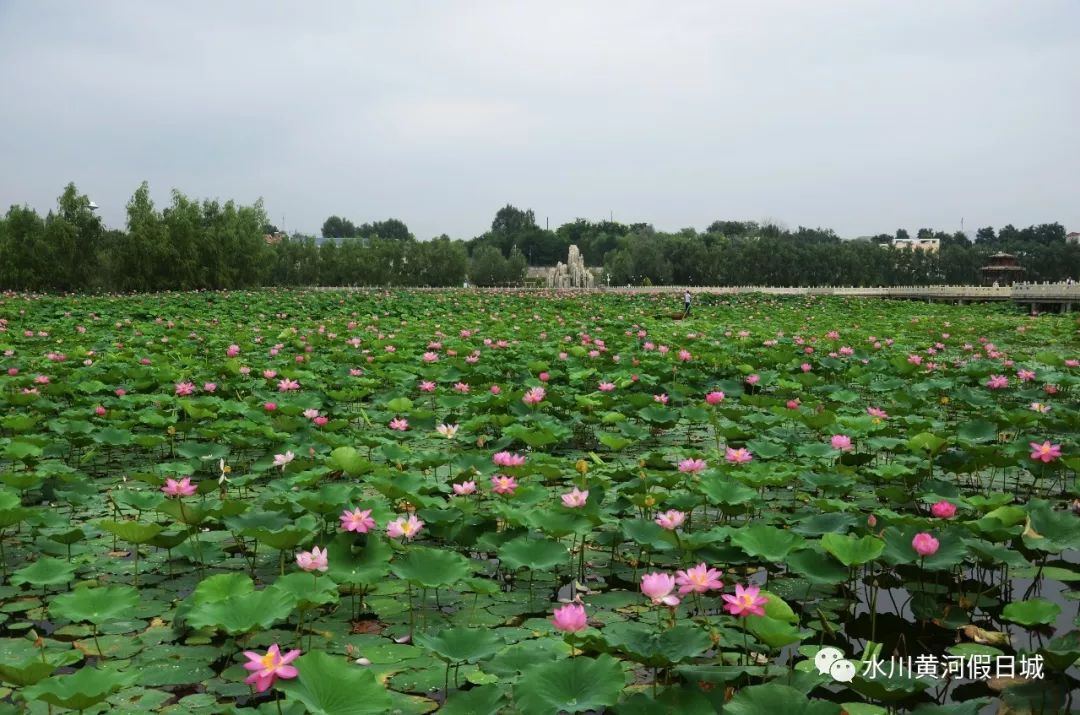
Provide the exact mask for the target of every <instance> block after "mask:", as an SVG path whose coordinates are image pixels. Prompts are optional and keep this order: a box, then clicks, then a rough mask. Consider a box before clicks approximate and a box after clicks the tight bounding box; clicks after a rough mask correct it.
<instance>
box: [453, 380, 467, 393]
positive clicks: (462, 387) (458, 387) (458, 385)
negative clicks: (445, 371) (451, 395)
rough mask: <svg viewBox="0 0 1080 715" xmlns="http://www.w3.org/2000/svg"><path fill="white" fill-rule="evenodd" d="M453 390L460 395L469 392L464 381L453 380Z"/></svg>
mask: <svg viewBox="0 0 1080 715" xmlns="http://www.w3.org/2000/svg"><path fill="white" fill-rule="evenodd" d="M454 392H460V393H461V394H462V395H467V394H469V386H468V384H466V383H464V382H455V383H454Z"/></svg>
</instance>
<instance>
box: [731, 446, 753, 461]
mask: <svg viewBox="0 0 1080 715" xmlns="http://www.w3.org/2000/svg"><path fill="white" fill-rule="evenodd" d="M753 458H754V455H753V454H751V453H750V450H748V449H746V448H745V447H740V448H739V449H732V448H731V447H728V448H727V453H726V454H725V455H724V459H726V460H727V461H729V462H731V463H732V464H746V463H747V462H749V461H750V460H751V459H753Z"/></svg>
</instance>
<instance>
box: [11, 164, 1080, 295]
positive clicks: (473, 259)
mask: <svg viewBox="0 0 1080 715" xmlns="http://www.w3.org/2000/svg"><path fill="white" fill-rule="evenodd" d="M323 233H324V235H323V236H321V237H319V238H316V237H314V236H304V235H299V234H294V235H291V236H287V235H285V234H283V233H281V232H279V231H278V230H277V228H276V227H275V226H272V225H270V224H269V223H268V221H267V218H266V212H265V211H264V210H263V207H262V204H261V202H256V203H255V204H254V205H252V206H242V205H238V204H236V203H234V202H232V201H229V202H225V203H221V202H219V201H216V200H202V201H198V200H194V199H191V198H188V197H187V196H185V195H184V194H182V193H180V192H178V191H174V192H173V193H172V196H171V201H170V203H169V205H168V206H165V207H163V208H160V209H159V208H158V207H156V206H155V205H154V203H153V201H152V200H151V199H150V191H149V187H148V186H147V185H146V184H145V183H144V184H143V185H142V186H140V187H139V188H138V190H137V191H136V192H135V194H134V195H133V196H132V198H131V200H130V202H129V203H128V205H127V222H126V227H125V228H124V229H123V230H119V229H109V228H106V227H105V226H104V224H103V223H102V221H101V219H100V217H99V216H98V215H97V213H96V211H95V208H94V206H93V204H92V203H91V202H90V200H89V199H88V198H87V197H86V196H85V195H83V194H80V193H79V191H78V190H77V188H76V187H75V186H74V185H73V184H69V185H68V186H67V187H65V189H64V191H63V193H62V194H61V196H60V197H59V199H58V201H57V207H56V209H54V210H51V211H49V213H48V214H46V215H45V216H41V215H40V214H38V213H37V212H36V211H35V210H33V209H31V208H29V207H26V206H12V207H11V208H10V209H9V210H8V212H7V214H6V215H4V216H3V217H0V287H2V288H4V289H14V290H34V291H154V290H191V289H203V288H209V289H221V288H245V287H254V286H262V285H280V286H296V285H324V286H344V285H368V286H388V285H389V286H459V285H462V284H465V283H470V284H472V285H481V286H493V285H519V284H521V283H522V282H523V281H524V280H525V277H526V270H527V267H528V266H529V265H534V266H550V265H554V264H555V263H556V262H558V261H560V260H563V261H564V260H566V255H567V251H568V249H569V247H570V246H571V245H576V246H578V247H579V248H580V250H581V252H582V254H583V256H584V258H585V262H586V264H587V265H590V266H594V267H602V268H603V270H604V273H605V276H604V281H605V282H609V283H610V284H611V285H627V284H629V285H640V284H646V283H648V284H656V285H660V284H678V285H747V284H759V285H766V284H767V285H777V286H806V285H858V286H864V285H906V284H928V283H979V282H980V281H981V274H980V267H981V266H983V265H984V264H985V263H986V262H987V260H988V258H989V256H990V255H991V254H992V253H994V252H997V251H1008V252H1010V253H1015V254H1016V255H1018V256H1019V258H1020V261H1021V263H1022V265H1024V267H1025V268H1026V269H1027V274H1026V276H1025V278H1026V279H1027V280H1034V281H1043V280H1064V279H1066V278H1069V277H1074V278H1075V277H1077V276H1078V275H1080V246H1078V245H1076V244H1069V243H1067V241H1066V239H1065V230H1064V228H1063V227H1062V226H1061V225H1060V224H1056V223H1054V224H1042V225H1038V226H1031V227H1028V228H1024V229H1017V228H1015V227H1013V226H1006V227H1005V228H1003V229H1001V230H998V231H995V230H994V229H992V228H983V229H979V231H978V232H977V233H976V240H975V241H971V240H969V238H968V237H967V236H966V235H965V234H963V233H959V232H958V233H953V234H949V233H945V232H940V231H933V230H931V229H925V228H924V229H920V230H919V231H918V232H917V233H916V236H917V237H919V238H936V239H939V240H940V244H941V248H940V251H939V252H937V253H926V252H923V251H917V250H914V251H913V250H905V249H900V248H896V247H894V246H892V245H890V244H891V241H892V240H893V239H894V238H907V237H908V234H907V232H906V231H904V230H903V229H901V230H899V231H897V232H896V234H880V235H878V236H873V237H870V238H867V239H859V240H841V239H840V238H839V237H838V236H837V235H836V234H835V233H834V232H833V231H831V230H828V229H809V228H804V227H799V228H798V229H797V230H795V231H790V230H786V229H784V228H782V227H779V226H776V225H773V224H767V223H766V224H759V223H756V222H752V221H716V222H714V223H713V224H711V225H710V226H708V227H707V228H706V229H705V230H704V231H701V232H699V231H696V230H694V229H684V230H682V231H678V232H675V233H666V232H659V231H656V230H654V229H653V227H652V226H650V225H648V224H631V225H627V224H621V223H616V222H613V221H599V222H592V221H585V220H577V221H573V222H570V223H567V224H564V225H562V226H559V227H558V228H557V229H555V230H554V231H551V230H547V229H544V228H541V227H540V226H538V225H537V223H536V218H535V215H534V214H533V212H532V211H523V210H521V209H518V208H515V207H513V206H506V207H504V208H502V209H500V210H499V211H498V212H497V213H496V215H495V219H494V220H493V221H492V224H491V229H490V230H489V231H486V232H485V233H483V234H482V235H480V236H477V237H475V238H473V239H470V240H466V241H462V240H451V239H450V238H449V237H447V236H446V235H443V236H440V237H438V238H436V239H432V240H430V241H417V240H416V239H415V237H414V236H413V235H412V233H411V232H410V231H409V229H408V227H407V226H406V225H405V223H404V222H402V221H400V220H398V219H393V218H391V219H387V220H385V221H376V222H373V223H363V224H359V225H357V224H354V223H352V222H351V221H349V220H347V219H342V218H340V217H337V216H332V217H330V218H329V219H327V221H326V223H325V224H324V226H323Z"/></svg>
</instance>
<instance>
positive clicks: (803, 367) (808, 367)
mask: <svg viewBox="0 0 1080 715" xmlns="http://www.w3.org/2000/svg"><path fill="white" fill-rule="evenodd" d="M808 349H812V348H808ZM799 369H800V370H802V371H803V372H810V371H811V370H813V369H814V367H813V365H811V364H810V363H808V362H804V363H803V364H802V365H800V366H799Z"/></svg>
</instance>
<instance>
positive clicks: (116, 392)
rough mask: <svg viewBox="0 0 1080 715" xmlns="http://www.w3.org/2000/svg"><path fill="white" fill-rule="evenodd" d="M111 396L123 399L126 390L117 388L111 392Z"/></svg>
mask: <svg viewBox="0 0 1080 715" xmlns="http://www.w3.org/2000/svg"><path fill="white" fill-rule="evenodd" d="M113 394H114V395H116V396H117V397H123V396H124V395H126V394H127V390H125V389H124V388H122V387H118V388H116V389H115V390H113Z"/></svg>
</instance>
